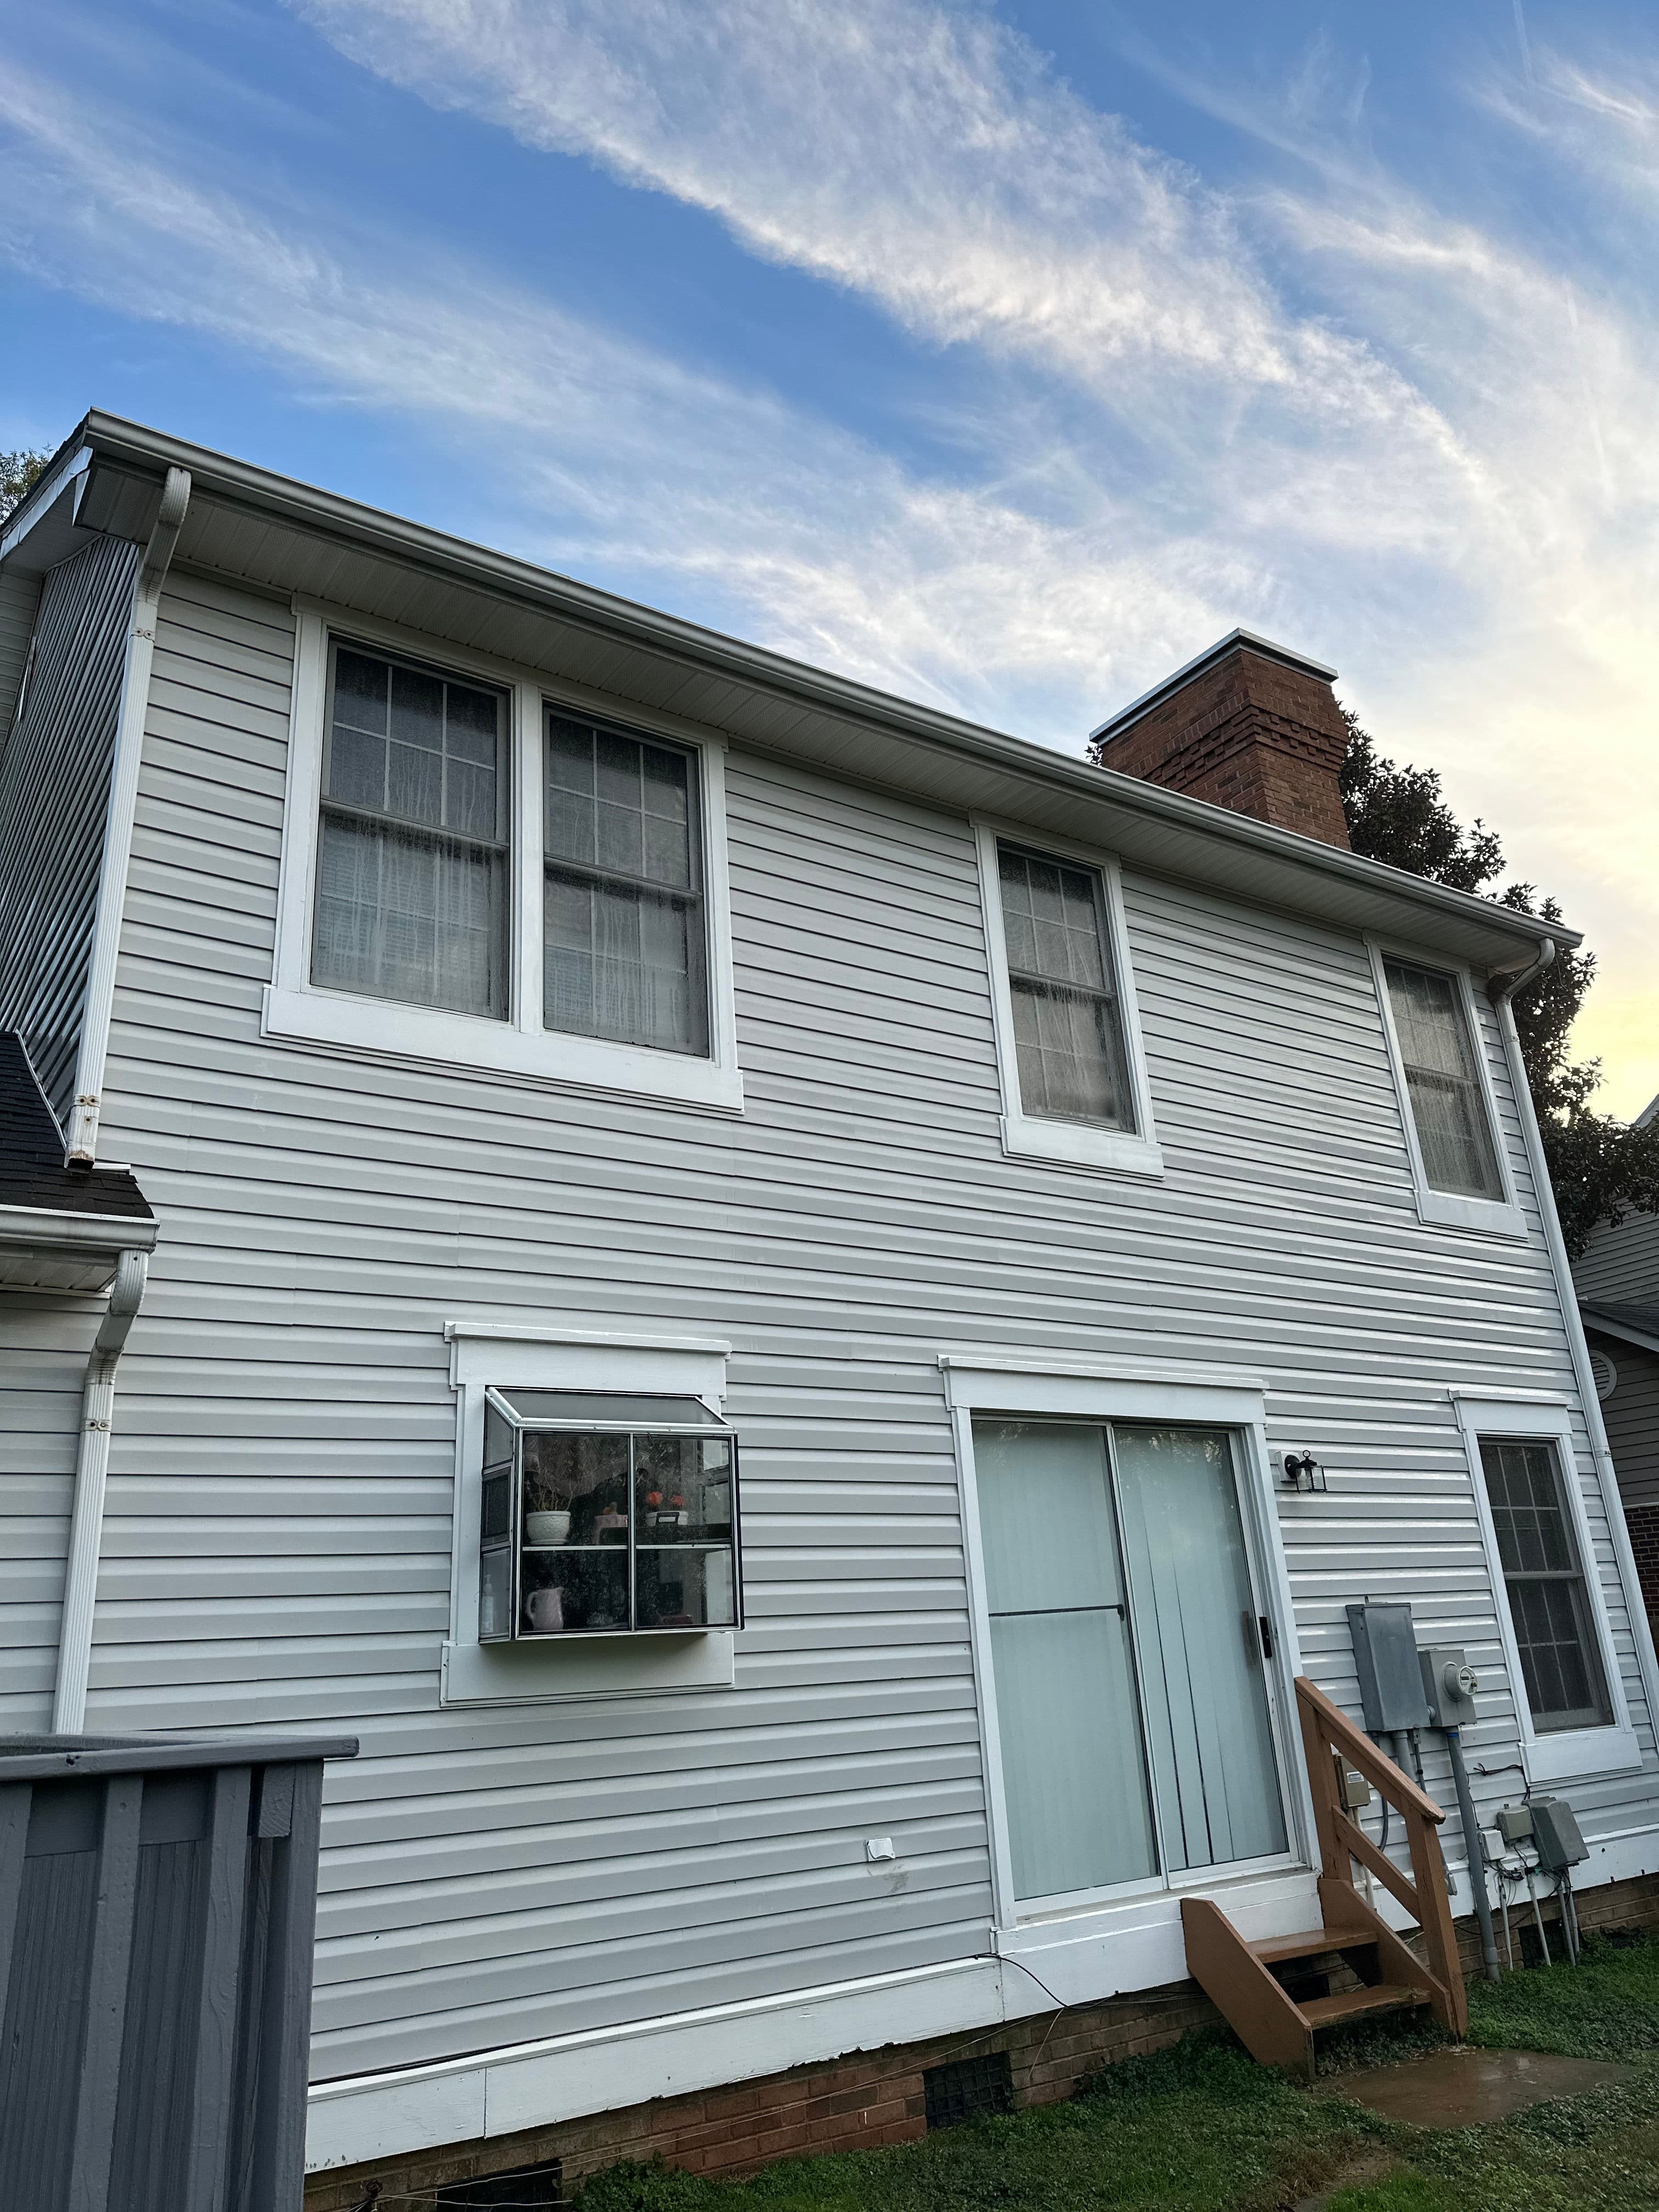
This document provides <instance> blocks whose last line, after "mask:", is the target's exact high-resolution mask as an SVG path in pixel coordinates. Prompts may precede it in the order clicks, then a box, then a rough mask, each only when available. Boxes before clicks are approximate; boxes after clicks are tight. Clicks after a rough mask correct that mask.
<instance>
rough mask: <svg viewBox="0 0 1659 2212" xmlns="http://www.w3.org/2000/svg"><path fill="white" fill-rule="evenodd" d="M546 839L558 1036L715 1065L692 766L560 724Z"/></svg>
mask: <svg viewBox="0 0 1659 2212" xmlns="http://www.w3.org/2000/svg"><path fill="white" fill-rule="evenodd" d="M544 836H545V849H546V863H547V869H546V890H545V896H544V939H545V949H544V976H545V985H544V1020H545V1022H546V1024H547V1026H548V1028H549V1029H552V1030H563V1031H566V1032H568V1033H569V1034H572V1035H574V1036H593V1037H605V1038H609V1039H611V1040H612V1041H613V1042H617V1043H621V1044H637V1045H647V1046H651V1047H653V1048H657V1049H659V1050H662V1051H669V1052H684V1053H697V1054H704V1053H706V1052H707V1051H708V1006H707V997H708V989H707V982H706V960H705V950H704V932H705V927H706V921H705V913H704V905H703V899H702V854H701V852H700V849H699V840H698V836H697V809H696V761H695V757H694V756H693V755H692V754H691V753H690V752H689V751H687V750H684V749H682V748H680V747H678V746H673V745H665V744H653V743H652V742H650V741H649V740H647V739H646V738H634V737H629V736H626V735H624V734H623V733H621V732H615V731H610V730H605V729H600V728H598V727H595V726H590V725H588V724H586V723H582V722H577V721H574V720H570V719H569V718H568V717H567V716H563V715H559V714H551V713H550V714H549V715H548V719H547V793H546V811H545V823H544Z"/></svg>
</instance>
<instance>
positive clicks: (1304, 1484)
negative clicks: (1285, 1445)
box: [1285, 1452, 1326, 1490]
mask: <svg viewBox="0 0 1659 2212" xmlns="http://www.w3.org/2000/svg"><path fill="white" fill-rule="evenodd" d="M1325 1486H1326V1484H1325V1470H1324V1468H1322V1466H1321V1465H1320V1463H1319V1462H1318V1461H1317V1460H1316V1458H1315V1457H1314V1455H1313V1454H1312V1453H1311V1452H1302V1453H1300V1454H1297V1453H1296V1452H1286V1453H1285V1489H1286V1490H1323V1489H1324V1488H1325Z"/></svg>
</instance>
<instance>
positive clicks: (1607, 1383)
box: [1589, 1352, 1619, 1398]
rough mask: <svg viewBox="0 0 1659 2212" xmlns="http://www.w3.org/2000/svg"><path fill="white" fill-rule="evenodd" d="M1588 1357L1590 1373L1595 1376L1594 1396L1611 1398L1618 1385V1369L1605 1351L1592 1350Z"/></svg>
mask: <svg viewBox="0 0 1659 2212" xmlns="http://www.w3.org/2000/svg"><path fill="white" fill-rule="evenodd" d="M1589 1359H1590V1373H1591V1374H1592V1375H1593V1376H1595V1395H1596V1396H1597V1397H1598V1398H1611V1397H1612V1395H1613V1391H1614V1389H1616V1388H1617V1386H1618V1382H1619V1370H1618V1369H1617V1368H1616V1367H1615V1366H1614V1365H1613V1362H1612V1360H1610V1359H1609V1358H1607V1353H1606V1352H1591V1354H1590V1356H1589Z"/></svg>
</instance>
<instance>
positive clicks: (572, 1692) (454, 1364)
mask: <svg viewBox="0 0 1659 2212" xmlns="http://www.w3.org/2000/svg"><path fill="white" fill-rule="evenodd" d="M444 1335H445V1338H446V1340H447V1342H448V1345H449V1379H450V1382H451V1383H452V1385H453V1388H454V1389H455V1391H456V1392H457V1394H458V1398H459V1404H458V1407H457V1411H456V1421H455V1509H454V1518H453V1559H452V1563H451V1567H450V1581H449V1591H450V1620H449V1640H448V1642H447V1644H445V1645H444V1648H443V1672H442V1678H441V1688H440V1702H441V1704H443V1705H544V1704H547V1703H549V1702H550V1701H556V1700H559V1699H570V1698H593V1697H606V1696H612V1695H615V1694H616V1693H617V1692H635V1693H645V1692H663V1691H672V1690H729V1689H730V1688H731V1687H732V1681H733V1677H734V1670H735V1664H736V1650H737V1637H736V1632H735V1631H734V1630H732V1629H730V1628H710V1629H702V1630H693V1631H689V1632H673V1633H667V1634H654V1633H652V1634H645V1635H634V1636H617V1637H612V1638H581V1639H580V1640H577V1641H572V1642H571V1643H568V1644H561V1643H559V1642H558V1641H557V1639H556V1638H538V1639H532V1640H529V1641H526V1642H525V1643H522V1644H480V1643H479V1641H478V1519H479V1505H480V1502H481V1498H482V1493H483V1421H484V1393H485V1391H486V1390H487V1389H489V1388H490V1386H491V1385H492V1384H494V1385H495V1387H496V1388H497V1389H513V1388H514V1387H517V1388H518V1389H535V1390H605V1391H620V1392H629V1391H645V1392H648V1393H651V1394H653V1395H655V1394H658V1393H661V1394H664V1395H668V1396H675V1397H692V1398H701V1399H702V1401H703V1402H704V1403H705V1404H706V1405H708V1406H709V1407H712V1408H713V1409H714V1411H715V1412H716V1413H718V1412H719V1411H720V1408H721V1405H722V1401H723V1400H724V1398H725V1395H726V1357H727V1355H728V1353H729V1352H730V1351H731V1348H732V1347H731V1346H730V1345H728V1344H722V1343H719V1342H716V1341H714V1340H709V1339H705V1338H702V1337H675V1336H667V1335H663V1336H638V1335H634V1334H629V1333H628V1332H626V1331H622V1330H616V1329H579V1328H567V1327H565V1326H564V1324H563V1323H562V1322H549V1321H546V1320H544V1319H537V1320H526V1321H522V1322H515V1321H504V1320H502V1319H501V1317H500V1316H496V1315H491V1316H486V1317H483V1318H481V1319H477V1320H466V1319H457V1320H453V1321H447V1322H445V1323H444Z"/></svg>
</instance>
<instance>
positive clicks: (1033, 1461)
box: [974, 1420, 1286, 1902]
mask: <svg viewBox="0 0 1659 2212" xmlns="http://www.w3.org/2000/svg"><path fill="white" fill-rule="evenodd" d="M974 1465H975V1478H976V1485H977V1489H978V1493H979V1514H980V1533H981V1547H982V1551H983V1556H984V1560H985V1583H986V1604H987V1613H988V1614H989V1617H990V1632H991V1671H992V1677H993V1681H994V1691H995V1703H996V1715H997V1729H998V1745H999V1750H1000V1755H1001V1765H1002V1779H1003V1796H1004V1799H1005V1801H1006V1816H1007V1825H1008V1836H1009V1849H1010V1854H1011V1857H1012V1862H1013V1876H1014V1889H1015V1893H1016V1895H1017V1896H1018V1899H1020V1900H1021V1901H1022V1902H1025V1901H1029V1900H1032V1899H1050V1898H1057V1897H1063V1896H1066V1895H1071V1894H1074V1893H1078V1892H1081V1891H1091V1890H1099V1889H1106V1888H1110V1887H1113V1886H1114V1885H1115V1884H1118V1883H1122V1882H1133V1881H1148V1880H1151V1879H1153V1878H1155V1877H1156V1876H1158V1875H1170V1874H1180V1873H1184V1872H1187V1871H1188V1870H1190V1869H1196V1868H1201V1867H1206V1866H1220V1865H1225V1864H1229V1863H1235V1862H1237V1861H1241V1860H1246V1859H1256V1858H1265V1857H1271V1856H1273V1854H1275V1853H1278V1852H1280V1851H1283V1850H1285V1847H1286V1831H1285V1813H1284V1800H1283V1794H1282V1791H1281V1790H1280V1787H1279V1768H1278V1762H1277V1759H1276V1757H1275V1753H1274V1748H1273V1726H1272V1720H1271V1717H1270V1712H1269V1707H1268V1700H1267V1674H1266V1668H1265V1666H1264V1664H1263V1660H1262V1651H1261V1636H1260V1631H1259V1626H1258V1609H1257V1606H1256V1601H1255V1592H1254V1589H1253V1587H1252V1583H1251V1577H1250V1570H1249V1554H1248V1553H1247V1550H1246V1547H1245V1541H1244V1528H1243V1517H1242V1516H1241V1514H1240V1510H1239V1502H1238V1486H1237V1475H1236V1473H1235V1467H1234V1457H1233V1444H1232V1441H1231V1437H1229V1436H1228V1435H1227V1434H1226V1433H1225V1431H1219V1430H1209V1429H1176V1428H1154V1427H1148V1426H1141V1425H1129V1424H1115V1425H1110V1426H1103V1425H1098V1424H1092V1423H1085V1422H1079V1421H1034V1420H980V1421H976V1422H975V1426H974Z"/></svg>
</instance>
